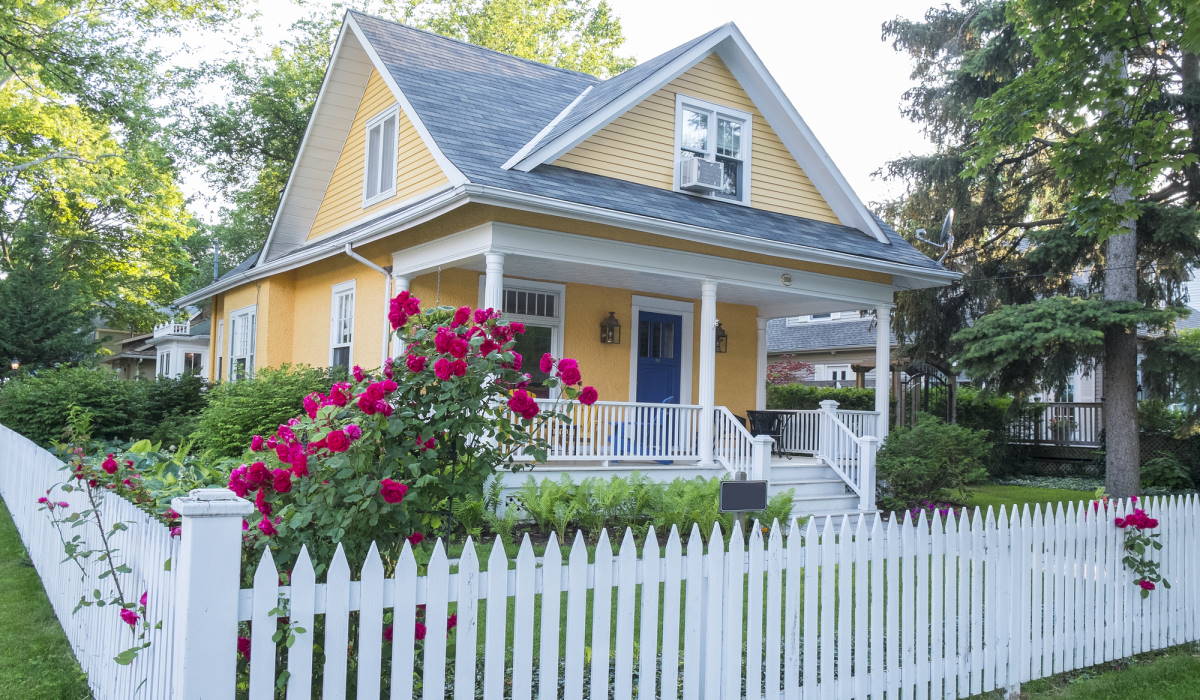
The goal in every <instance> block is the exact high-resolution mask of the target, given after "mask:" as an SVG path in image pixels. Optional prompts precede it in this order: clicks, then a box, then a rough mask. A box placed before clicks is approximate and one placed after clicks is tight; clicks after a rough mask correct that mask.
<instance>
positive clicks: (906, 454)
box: [877, 415, 991, 511]
mask: <svg viewBox="0 0 1200 700" xmlns="http://www.w3.org/2000/svg"><path fill="white" fill-rule="evenodd" d="M990 450H991V446H990V444H989V443H988V441H987V439H986V436H985V434H984V433H983V431H980V430H972V429H970V428H966V427H964V426H961V425H953V424H950V423H945V422H943V421H941V420H939V419H938V418H935V417H934V416H930V415H922V416H921V417H920V418H919V419H918V420H917V424H916V425H915V426H913V427H911V428H897V429H896V430H894V431H892V433H891V435H889V436H888V439H887V442H886V443H884V446H883V449H881V450H880V451H879V458H878V462H877V467H878V478H877V483H878V485H879V504H880V505H881V506H882V507H883V508H884V509H886V510H894V511H903V510H908V509H909V508H912V507H914V506H915V505H917V504H919V503H920V502H921V501H925V500H929V501H958V502H962V501H963V500H965V498H966V496H967V494H968V491H967V486H968V485H969V484H972V483H976V482H979V481H981V480H982V479H984V478H985V477H986V476H987V471H986V470H985V469H984V462H985V460H986V459H987V457H988V453H989V451H990Z"/></svg>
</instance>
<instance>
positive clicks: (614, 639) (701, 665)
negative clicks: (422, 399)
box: [0, 431, 1200, 700]
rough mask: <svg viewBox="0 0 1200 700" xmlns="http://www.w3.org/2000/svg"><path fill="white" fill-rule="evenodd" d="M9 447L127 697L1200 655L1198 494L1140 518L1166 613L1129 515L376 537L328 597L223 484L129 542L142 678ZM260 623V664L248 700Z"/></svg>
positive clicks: (37, 470) (945, 670)
mask: <svg viewBox="0 0 1200 700" xmlns="http://www.w3.org/2000/svg"><path fill="white" fill-rule="evenodd" d="M0 439H3V441H4V445H3V447H4V452H3V454H4V460H5V462H4V465H3V469H2V470H0V490H2V493H3V495H4V498H5V500H6V502H7V503H8V505H9V509H10V510H11V511H12V512H13V514H14V516H15V517H16V518H17V520H18V527H19V528H20V530H21V534H22V537H23V539H24V540H25V543H26V546H27V547H28V548H29V550H30V552H31V556H32V557H33V559H34V561H35V564H36V565H37V567H38V572H39V574H41V576H42V579H43V581H44V582H45V585H46V588H47V593H48V594H49V595H50V597H51V600H52V602H53V603H54V605H55V610H56V611H57V612H58V615H59V617H60V620H61V621H62V622H63V627H64V629H65V630H66V631H67V634H68V636H69V637H70V639H71V643H72V646H73V648H74V650H75V652H76V654H77V656H78V657H79V658H80V661H81V663H82V664H83V666H84V668H85V670H87V671H88V673H89V677H90V681H91V685H92V687H93V689H94V690H95V692H96V696H97V697H98V698H102V699H103V698H132V697H149V698H167V697H176V698H206V699H211V698H232V697H234V696H235V692H236V694H237V695H238V696H243V695H245V696H248V697H250V698H272V697H277V696H278V695H279V694H280V692H281V691H279V690H276V688H275V684H276V679H277V678H280V677H281V675H280V674H281V672H283V671H285V670H286V671H287V674H288V675H287V676H286V681H285V683H284V685H285V688H284V690H283V691H282V692H284V693H285V694H286V696H287V697H289V698H309V697H316V696H320V697H324V698H336V697H351V696H353V697H360V698H367V697H371V698H378V697H380V696H381V693H383V692H384V690H385V689H386V692H387V697H391V698H412V697H421V698H443V697H455V698H475V697H484V698H497V699H499V698H519V699H522V700H524V699H526V698H532V697H534V695H536V696H537V697H539V698H559V697H562V698H566V699H580V698H584V697H588V698H600V697H608V696H609V695H611V696H612V697H615V698H632V697H635V696H636V697H639V698H649V697H665V698H678V697H684V698H737V697H747V698H780V697H785V698H797V697H806V698H813V697H815V698H826V697H837V698H868V697H869V698H883V697H887V698H889V699H890V698H896V697H904V698H909V697H917V698H928V697H934V698H937V697H941V698H947V699H949V698H960V697H967V696H970V695H974V694H978V693H981V692H985V691H989V690H992V689H997V688H1007V689H1012V688H1014V687H1016V686H1017V685H1019V684H1020V683H1022V682H1025V681H1028V680H1031V679H1034V678H1040V677H1044V676H1049V675H1053V674H1056V673H1061V672H1063V671H1068V670H1072V669H1076V668H1081V667H1086V666H1089V665H1093V664H1097V663H1101V662H1104V661H1108V660H1112V659H1117V658H1122V657H1126V656H1130V655H1132V654H1136V653H1139V652H1144V651H1149V650H1153V649H1159V648H1164V647H1168V646H1172V645H1175V644H1180V643H1183V642H1189V641H1196V640H1197V639H1200V583H1197V579H1198V575H1200V546H1198V545H1200V524H1198V523H1200V502H1198V501H1197V498H1196V496H1188V497H1171V498H1161V499H1159V498H1153V499H1148V501H1147V502H1145V503H1143V504H1141V505H1143V506H1144V507H1146V508H1147V510H1149V511H1150V512H1151V514H1153V515H1154V516H1155V517H1157V518H1158V519H1159V521H1160V523H1161V524H1160V527H1159V529H1158V532H1160V533H1161V536H1162V541H1163V543H1164V545H1165V549H1164V550H1163V551H1162V552H1152V553H1151V554H1150V556H1151V557H1153V558H1154V559H1156V560H1158V561H1159V562H1160V563H1161V566H1162V569H1163V573H1164V575H1165V576H1166V577H1167V579H1169V580H1170V581H1171V583H1172V588H1170V589H1169V590H1165V589H1160V590H1157V591H1155V592H1154V593H1152V594H1151V595H1150V597H1149V598H1148V599H1145V600H1143V599H1141V598H1140V596H1139V591H1138V588H1137V587H1136V586H1135V585H1133V583H1132V580H1131V579H1132V577H1131V575H1130V573H1129V572H1128V571H1127V570H1126V569H1125V568H1124V566H1123V564H1122V562H1121V557H1122V549H1121V544H1122V534H1123V532H1122V531H1121V530H1119V529H1117V528H1116V527H1114V526H1113V518H1115V517H1117V516H1119V515H1122V514H1124V513H1126V512H1128V511H1129V509H1130V505H1129V504H1128V503H1125V502H1113V503H1111V504H1110V505H1109V506H1108V507H1107V508H1104V509H1100V510H1093V509H1092V508H1090V507H1087V506H1078V505H1074V504H1072V505H1068V506H1066V507H1065V509H1064V507H1063V506H1062V505H1059V506H1057V507H1056V508H1055V509H1054V510H1050V511H1042V510H1039V509H1036V508H1035V509H1034V510H1033V511H1030V510H1028V509H1022V510H1021V512H1019V513H1013V512H1006V511H1004V510H1003V509H1002V510H1000V511H999V512H998V513H993V512H991V511H988V512H986V513H981V512H979V511H978V510H976V511H974V512H972V513H970V514H966V515H963V516H961V517H956V516H954V515H949V516H947V517H945V518H943V517H941V516H938V515H936V514H935V515H933V516H932V517H929V518H926V516H921V517H920V518H919V519H918V520H916V521H913V520H912V519H911V518H908V517H905V518H904V519H903V520H901V519H884V518H882V517H879V516H875V515H872V516H864V517H861V518H857V519H855V520H850V519H841V520H829V519H826V520H819V521H818V520H815V519H814V520H810V521H809V522H807V523H806V524H805V525H804V526H803V527H801V526H799V525H796V524H792V525H790V526H788V527H783V526H778V525H774V526H772V527H771V528H770V529H769V530H768V531H766V532H764V531H763V529H761V528H760V527H758V526H757V525H756V526H755V527H754V528H752V529H751V531H750V533H749V536H748V537H744V536H743V533H742V532H741V531H740V530H739V529H737V528H735V529H734V531H733V533H731V534H730V536H729V537H724V536H723V533H721V532H720V530H719V529H717V528H714V529H713V531H712V532H711V533H710V535H709V537H708V538H707V539H705V538H702V536H701V533H700V531H699V530H698V529H696V528H693V529H692V531H691V532H690V533H687V535H686V541H685V537H684V536H681V534H680V533H678V532H676V531H674V530H672V531H671V532H670V533H667V534H666V536H665V537H664V539H663V540H661V541H660V540H659V539H658V538H657V537H655V536H654V535H653V533H651V535H649V536H647V537H645V538H644V539H643V540H642V541H641V542H637V541H635V538H634V536H633V534H632V533H630V532H626V533H624V534H623V536H622V538H621V542H620V546H619V547H618V548H617V550H616V551H615V552H614V551H613V548H612V543H611V542H610V541H609V539H608V536H607V535H606V534H604V533H602V534H601V536H600V539H599V541H598V543H597V544H596V545H595V547H594V551H591V552H589V549H588V547H587V546H586V544H585V543H584V541H583V539H582V538H581V537H580V536H579V535H578V534H576V535H575V536H574V539H573V540H572V543H571V544H570V546H569V547H563V548H560V543H559V540H558V538H556V537H553V536H552V537H551V538H550V540H549V542H548V543H547V544H546V546H545V548H544V551H543V552H542V554H541V556H537V553H536V552H535V551H534V548H533V546H532V544H531V543H530V542H529V541H528V540H525V541H523V542H522V544H521V546H520V549H519V552H518V554H517V556H516V557H515V559H510V558H509V557H508V556H507V555H506V553H505V551H504V550H503V548H501V547H499V546H497V545H495V544H491V545H490V547H489V548H487V549H486V551H485V552H483V553H482V556H481V553H480V552H479V551H478V550H477V547H476V546H475V545H474V544H473V543H472V542H470V541H468V542H467V543H466V545H465V546H464V548H463V549H462V551H461V553H456V556H455V557H454V558H451V557H450V556H449V555H448V552H447V549H446V546H445V544H444V543H442V542H440V541H439V542H436V543H435V544H434V547H433V553H432V558H431V559H429V560H428V561H427V562H423V563H418V558H417V556H415V553H414V552H413V551H412V549H411V548H409V547H408V546H407V545H405V548H404V549H403V550H402V551H401V554H400V555H399V556H398V560H397V561H396V562H385V561H384V560H383V559H382V558H381V557H380V556H379V553H378V551H377V550H376V549H375V548H374V547H372V549H371V552H370V553H369V554H368V556H367V557H366V561H365V563H364V564H363V565H362V566H361V567H358V566H356V567H355V569H357V571H356V572H355V573H353V574H352V570H351V567H350V566H349V563H348V562H347V561H346V558H345V556H344V555H343V554H342V553H341V551H340V549H339V552H338V554H337V555H336V556H335V557H334V558H333V560H332V561H331V562H328V567H325V569H326V573H325V574H324V576H323V577H322V578H323V579H324V580H323V581H320V582H318V580H317V576H316V575H315V574H314V569H317V568H320V567H315V566H314V562H313V561H312V560H311V559H309V557H308V556H307V554H305V555H302V556H301V558H300V559H299V561H298V562H296V563H295V564H294V565H292V566H291V570H290V578H289V580H288V583H289V585H288V586H281V585H280V579H279V572H278V571H277V570H276V567H275V564H274V562H273V561H272V559H271V557H270V555H269V554H268V555H264V556H263V557H262V558H261V560H259V561H258V562H257V563H256V570H255V572H254V576H253V586H252V587H250V588H247V589H242V588H241V585H240V579H241V572H240V569H241V566H242V563H241V537H242V535H241V521H242V518H243V516H244V515H246V514H248V513H249V512H250V511H251V509H252V506H251V504H250V503H248V502H246V501H244V500H242V499H238V498H236V497H235V496H234V495H233V494H232V493H231V492H229V491H227V490H225V489H207V490H202V491H197V492H193V495H192V496H191V497H188V498H183V499H176V501H175V508H176V510H177V511H179V512H180V513H181V514H182V515H183V538H182V542H181V543H180V545H179V546H178V547H176V546H174V544H175V543H174V542H173V541H172V540H171V538H169V537H164V536H162V535H163V534H165V533H163V532H161V528H159V530H156V529H155V528H156V527H158V526H157V524H155V523H152V522H148V523H144V524H140V525H136V526H135V527H134V528H132V529H131V531H130V534H128V535H127V537H128V538H127V539H125V540H124V541H123V543H122V545H121V546H122V551H123V552H124V556H125V560H126V561H129V562H131V565H132V566H133V567H134V572H133V573H132V574H130V575H129V579H130V580H131V583H130V584H129V585H130V586H132V588H133V590H139V589H142V590H147V591H149V598H150V601H151V610H152V611H155V610H159V611H162V612H163V618H164V619H163V623H164V627H165V629H164V632H163V633H162V634H161V635H159V638H157V639H156V640H155V643H154V645H152V646H151V648H150V649H149V650H147V652H144V655H143V656H142V657H141V658H140V659H139V660H138V661H137V662H135V664H134V665H132V666H130V667H120V666H117V665H116V664H114V663H113V662H112V661H111V658H112V656H114V655H115V654H116V653H117V652H118V651H120V650H121V649H124V648H126V647H127V646H128V645H129V642H130V639H129V637H130V635H129V631H128V629H127V628H126V627H125V626H124V625H123V624H121V623H120V622H119V620H118V619H117V616H116V611H115V610H113V609H111V608H101V609H97V608H85V609H84V610H82V611H81V612H79V613H77V614H74V615H73V614H72V613H71V611H70V608H71V607H72V606H73V605H74V602H75V601H76V600H77V599H78V596H79V595H81V594H85V593H86V590H83V588H81V586H80V582H78V580H77V579H78V577H76V576H75V575H74V574H72V573H71V571H70V568H69V567H70V564H69V563H66V564H64V563H60V562H59V560H60V559H61V554H60V552H61V545H60V544H59V543H58V542H57V537H56V535H55V534H54V533H53V531H52V530H48V529H47V528H48V527H49V525H48V523H47V522H45V520H44V515H43V514H41V513H37V512H35V510H34V503H33V501H34V500H35V499H36V497H37V495H39V494H40V492H41V490H43V489H44V488H47V487H48V486H49V485H50V484H52V483H54V482H55V478H56V477H59V476H61V472H58V471H57V464H56V463H55V460H53V458H52V457H49V456H48V455H46V453H44V452H42V451H41V450H39V449H38V448H36V447H35V446H33V445H31V444H28V443H27V442H23V439H19V438H17V437H15V436H14V435H13V434H12V433H10V432H8V431H5V432H3V433H0ZM64 500H69V498H67V499H64ZM106 507H107V508H112V509H120V508H121V507H122V506H121V505H120V504H114V503H108V504H106ZM129 508H130V509H131V508H132V507H129ZM122 512H123V513H125V515H124V516H123V517H126V519H128V520H130V521H132V522H134V523H135V524H137V523H138V521H137V517H136V513H127V512H124V511H122ZM152 526H153V527H152ZM121 534H122V535H126V534H127V533H121ZM385 549H386V548H385ZM164 555H165V556H164ZM167 556H171V557H172V558H173V560H174V561H175V566H174V567H173V572H170V573H168V572H164V571H162V561H163V560H165V559H166V558H167ZM317 563H319V562H317ZM158 601H161V605H159V606H156V602H158ZM420 606H424V607H420ZM172 612H173V615H171V614H167V613H172ZM152 614H154V613H153V612H152ZM281 615H286V616H287V617H288V623H289V624H290V625H292V626H294V627H300V628H303V629H304V632H303V633H299V634H297V635H296V636H295V641H294V643H293V644H292V645H291V646H289V647H287V648H280V647H279V645H278V644H277V643H276V642H275V641H274V640H273V638H272V637H273V635H274V634H275V633H276V632H277V631H278V630H279V629H280V628H281V623H280V620H279V619H278V618H279V617H280V616H281ZM450 615H456V616H457V626H456V627H455V628H454V629H453V630H448V629H447V625H446V620H447V618H448V617H449V616H450ZM387 616H390V617H391V618H392V619H391V626H392V629H393V630H394V634H393V641H391V642H388V641H386V640H385V639H384V628H385V625H384V620H385V617H387ZM418 621H421V622H423V623H424V624H425V625H426V626H427V635H426V636H425V638H424V639H423V640H419V641H418V640H416V639H414V635H413V633H412V631H413V629H414V627H415V625H416V623H417V622H418ZM240 625H242V626H247V627H248V629H249V636H250V639H251V661H250V662H249V664H248V681H246V682H248V685H247V686H242V687H241V688H240V689H238V683H239V681H238V678H239V676H238V675H237V674H238V669H239V665H238V661H237V655H236V651H235V647H236V638H237V636H238V634H239V626H240ZM242 633H245V632H242ZM277 659H278V661H279V662H278V665H277Z"/></svg>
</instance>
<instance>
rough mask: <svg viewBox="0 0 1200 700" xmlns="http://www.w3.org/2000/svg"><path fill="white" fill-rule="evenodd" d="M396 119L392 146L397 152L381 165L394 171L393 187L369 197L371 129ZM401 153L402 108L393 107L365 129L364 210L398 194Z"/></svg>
mask: <svg viewBox="0 0 1200 700" xmlns="http://www.w3.org/2000/svg"><path fill="white" fill-rule="evenodd" d="M392 116H394V117H396V133H395V134H394V135H393V139H392V145H393V147H394V148H395V151H394V152H393V153H392V157H391V159H390V160H389V161H388V162H386V163H384V162H381V163H380V167H387V166H390V167H391V169H392V186H391V188H389V189H386V190H383V191H382V192H379V193H377V194H375V195H373V196H370V197H368V196H367V183H368V182H369V180H370V177H371V129H374V128H375V127H376V126H378V125H379V123H380V122H382V121H384V120H385V119H387V118H388V117H392ZM399 151H400V106H399V105H392V106H391V107H388V108H387V109H385V110H383V111H382V112H380V113H379V114H376V115H375V116H373V117H371V119H370V120H369V121H367V124H366V126H364V127H363V187H362V193H363V204H362V205H363V208H364V209H365V208H367V207H369V206H371V205H372V204H376V203H378V202H382V201H383V200H385V199H388V198H389V197H392V196H393V195H395V194H396V161H397V160H398V159H399Z"/></svg>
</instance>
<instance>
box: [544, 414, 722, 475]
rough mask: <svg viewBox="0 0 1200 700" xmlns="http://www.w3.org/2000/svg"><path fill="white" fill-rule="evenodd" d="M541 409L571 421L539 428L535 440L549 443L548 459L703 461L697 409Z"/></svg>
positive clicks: (552, 422)
mask: <svg viewBox="0 0 1200 700" xmlns="http://www.w3.org/2000/svg"><path fill="white" fill-rule="evenodd" d="M538 405H539V406H540V407H541V408H542V410H551V411H557V412H559V413H563V414H566V415H567V416H568V417H569V418H570V422H569V423H567V422H565V421H561V420H550V421H546V422H544V423H541V424H540V425H539V426H538V427H537V431H536V435H537V437H540V438H542V439H544V440H545V441H546V442H548V443H549V444H550V449H549V452H548V454H547V456H546V459H547V460H548V461H592V460H600V461H604V460H612V459H624V460H652V461H657V460H676V459H678V460H698V459H700V442H699V435H700V415H701V409H700V407H699V406H695V405H686V404H659V403H633V402H625V401H597V402H596V403H594V404H592V405H590V406H585V405H584V404H581V403H579V402H577V401H566V400H557V399H538Z"/></svg>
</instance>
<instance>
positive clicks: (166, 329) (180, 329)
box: [154, 323, 191, 338]
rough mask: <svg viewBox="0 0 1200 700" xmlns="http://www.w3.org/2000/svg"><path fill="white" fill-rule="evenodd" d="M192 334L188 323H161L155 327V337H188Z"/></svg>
mask: <svg viewBox="0 0 1200 700" xmlns="http://www.w3.org/2000/svg"><path fill="white" fill-rule="evenodd" d="M189 332H191V326H189V325H188V324H186V323H160V324H158V325H157V326H155V327H154V337H155V338H161V337H163V336H164V335H187V334H188V333H189Z"/></svg>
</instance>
